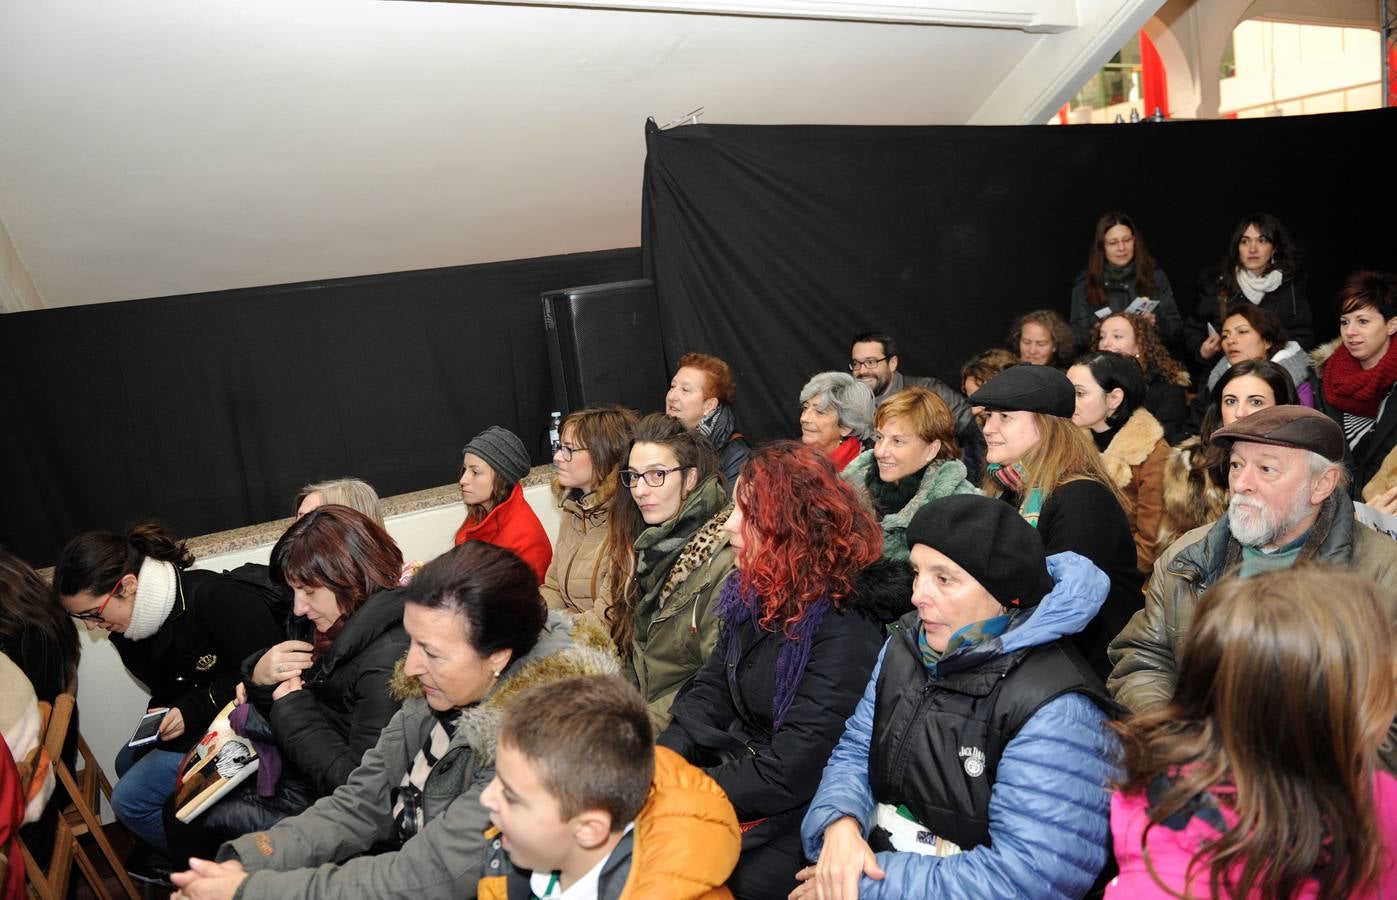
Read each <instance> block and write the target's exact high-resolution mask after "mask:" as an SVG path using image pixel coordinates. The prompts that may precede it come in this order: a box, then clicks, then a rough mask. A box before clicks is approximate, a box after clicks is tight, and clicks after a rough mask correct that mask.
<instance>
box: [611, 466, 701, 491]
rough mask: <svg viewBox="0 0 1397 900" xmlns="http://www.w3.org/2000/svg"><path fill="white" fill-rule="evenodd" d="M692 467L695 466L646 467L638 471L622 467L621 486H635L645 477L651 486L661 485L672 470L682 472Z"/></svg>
mask: <svg viewBox="0 0 1397 900" xmlns="http://www.w3.org/2000/svg"><path fill="white" fill-rule="evenodd" d="M692 468H693V466H675V467H674V468H672V469H646V470H645V471H644V472H637V471H636V470H635V469H622V470H621V486H622V487H628V488H633V487H635V486H636V485H637V484H639V483H640V482H641V480H642V479H643V480H644V481H645V483H646V484H648V485H650V486H651V487H659V486H660V485H662V484H664V483H665V478H666V477H667V476H669V474H670V473H671V472H682V471H684V470H685V469H692Z"/></svg>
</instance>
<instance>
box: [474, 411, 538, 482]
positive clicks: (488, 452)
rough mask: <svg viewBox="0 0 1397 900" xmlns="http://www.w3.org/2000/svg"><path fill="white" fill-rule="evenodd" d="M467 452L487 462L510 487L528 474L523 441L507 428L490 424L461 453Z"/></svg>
mask: <svg viewBox="0 0 1397 900" xmlns="http://www.w3.org/2000/svg"><path fill="white" fill-rule="evenodd" d="M467 453H474V454H475V455H476V456H478V457H480V458H481V459H483V460H485V461H486V462H487V463H489V464H490V468H492V469H494V470H495V474H496V475H498V476H499V477H501V478H503V479H504V480H505V482H506V483H507V484H508V485H509V486H510V487H511V488H513V487H514V485H516V484H518V483H519V480H520V479H521V478H523V477H524V476H525V475H527V474H529V452H528V451H527V450H525V449H524V442H523V441H521V440H519V438H518V437H517V436H516V435H515V434H514V432H512V431H510V430H509V429H508V428H501V427H500V426H498V425H491V426H490V427H489V428H487V429H485V430H484V431H482V432H480V434H477V435H476V436H475V437H473V438H471V442H470V443H469V444H467V445H466V446H465V449H464V450H462V451H461V455H462V456H464V455H465V454H467Z"/></svg>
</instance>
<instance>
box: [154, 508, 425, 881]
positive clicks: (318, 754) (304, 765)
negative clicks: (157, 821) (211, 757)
mask: <svg viewBox="0 0 1397 900" xmlns="http://www.w3.org/2000/svg"><path fill="white" fill-rule="evenodd" d="M402 568H403V555H402V552H401V551H399V550H398V545H397V544H395V543H394V542H393V539H392V538H391V537H389V536H388V533H387V532H386V531H384V530H383V528H382V527H380V526H379V525H378V524H376V523H375V522H374V521H373V520H372V519H370V518H369V517H368V516H367V515H364V514H363V513H361V512H359V511H358V510H354V509H350V508H349V507H348V506H339V505H335V504H331V505H329V506H320V507H317V508H315V509H313V510H311V511H310V512H308V513H306V514H305V515H304V516H302V517H301V518H299V519H297V520H296V522H295V523H294V524H292V526H291V527H290V528H288V529H287V530H286V533H285V534H283V535H282V536H281V538H280V540H278V541H277V542H276V545H275V546H274V547H272V555H271V571H270V576H271V581H272V582H273V583H275V584H279V585H284V586H285V587H286V588H288V589H289V590H291V591H292V592H293V593H294V597H295V600H294V604H293V607H292V611H293V612H294V614H295V617H294V618H292V619H290V620H288V622H287V629H286V631H287V638H288V639H286V640H282V641H281V642H279V643H276V644H273V645H272V646H270V647H267V648H265V649H263V650H260V651H258V652H256V653H253V654H252V655H251V656H249V657H247V659H245V660H243V663H242V674H243V680H242V683H241V685H239V690H238V697H239V700H240V701H244V702H250V706H249V708H248V709H244V710H235V711H234V714H233V718H234V721H235V725H238V724H239V723H241V727H243V728H244V729H245V731H244V732H243V733H245V734H247V735H248V736H250V737H253V738H254V739H257V740H260V741H262V742H263V743H266V744H273V745H274V746H275V747H276V749H277V754H278V757H279V759H280V762H281V774H280V777H279V778H275V779H273V778H271V777H269V776H268V773H266V772H263V773H262V777H261V778H249V779H248V780H247V781H244V782H243V783H242V784H241V785H239V786H238V787H237V788H235V789H234V790H233V791H232V792H231V793H229V794H228V795H227V796H225V797H224V798H223V799H221V800H219V801H218V803H216V804H215V805H214V806H213V808H211V809H209V810H207V811H205V812H204V813H202V814H201V815H200V816H199V817H198V818H197V819H196V820H195V821H194V822H193V823H190V824H188V825H184V824H182V823H180V822H178V820H177V819H175V816H174V815H173V813H174V812H175V810H174V808H173V807H175V806H176V804H170V805H169V806H168V807H167V813H170V815H169V816H168V817H167V819H166V834H167V836H168V837H169V843H170V848H171V851H172V853H171V855H172V857H173V858H174V859H181V860H182V859H187V858H188V857H190V856H202V855H208V854H210V853H212V852H213V850H215V849H217V846H218V844H219V843H220V842H222V841H223V840H226V839H228V838H233V837H237V836H238V835H241V834H247V833H249V832H252V831H256V830H258V829H259V828H267V827H269V826H271V825H272V824H274V823H275V822H277V821H279V820H281V819H284V818H285V817H287V816H290V815H295V814H296V813H299V812H301V811H302V810H304V809H305V808H306V807H308V806H310V805H311V804H312V803H314V802H315V801H316V800H317V799H318V798H320V797H324V796H328V795H329V794H331V793H333V792H334V790H335V788H337V787H339V786H340V785H342V784H344V783H345V782H346V781H347V780H349V775H350V773H351V772H353V771H354V770H355V768H357V767H358V765H359V762H360V760H361V759H362V758H363V756H364V753H365V752H366V751H368V749H369V748H370V747H372V746H373V745H374V744H376V743H377V742H378V737H379V733H380V732H381V731H383V727H384V726H385V725H387V724H388V720H389V719H391V718H392V717H393V714H394V713H396V712H397V711H398V705H399V701H398V700H397V698H395V697H394V696H393V695H392V693H391V692H390V690H389V681H390V679H391V678H392V676H393V666H394V664H395V663H396V662H397V661H398V660H399V659H400V658H401V657H402V655H403V653H404V652H405V651H406V650H407V644H408V641H407V633H406V632H404V631H403V598H402V594H401V592H400V591H399V590H398V589H397V588H398V579H399V576H400V574H401V572H402ZM303 624H304V625H306V626H309V629H308V630H307V629H305V628H302V627H301V626H302V625H303ZM172 820H174V821H172Z"/></svg>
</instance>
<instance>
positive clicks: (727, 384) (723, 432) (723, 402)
mask: <svg viewBox="0 0 1397 900" xmlns="http://www.w3.org/2000/svg"><path fill="white" fill-rule="evenodd" d="M736 397H737V387H736V386H735V385H734V384H733V380H732V369H731V368H729V366H728V364H727V363H725V362H723V361H722V360H721V359H719V358H718V357H716V356H709V355H708V354H707V353H685V354H684V355H683V356H681V357H680V358H679V368H678V370H677V371H675V373H674V377H673V378H671V379H670V382H669V391H668V392H666V394H665V415H667V416H673V417H674V418H676V419H678V420H679V421H681V422H683V423H684V427H685V428H688V429H689V430H691V431H692V430H694V429H697V430H698V432H699V434H701V435H703V436H704V437H706V438H708V442H709V443H710V444H712V445H713V452H714V453H716V454H718V466H719V468H721V469H722V470H723V478H724V479H725V480H726V481H727V487H728V493H729V494H731V493H732V485H733V482H734V481H736V480H737V472H738V470H739V469H741V468H742V463H743V461H745V460H746V459H747V457H748V455H749V454H751V452H752V448H751V447H749V446H748V445H747V441H746V439H745V438H743V437H742V432H740V431H738V430H737V416H736V415H735V414H734V413H733V410H732V403H733V400H734V399H735V398H736Z"/></svg>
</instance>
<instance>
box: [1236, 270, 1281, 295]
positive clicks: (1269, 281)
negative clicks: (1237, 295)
mask: <svg viewBox="0 0 1397 900" xmlns="http://www.w3.org/2000/svg"><path fill="white" fill-rule="evenodd" d="M1284 280H1285V276H1284V275H1282V274H1281V270H1280V269H1272V270H1271V271H1269V272H1267V273H1266V274H1265V275H1253V274H1252V273H1250V272H1248V271H1247V270H1246V269H1244V268H1242V267H1241V266H1238V267H1237V287H1239V288H1241V289H1242V293H1243V294H1245V295H1246V297H1247V299H1248V300H1250V301H1251V302H1252V303H1260V302H1261V298H1263V297H1265V296H1266V295H1267V294H1269V293H1271V292H1272V291H1274V290H1275V289H1276V288H1278V287H1280V286H1281V282H1282V281H1284Z"/></svg>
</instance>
